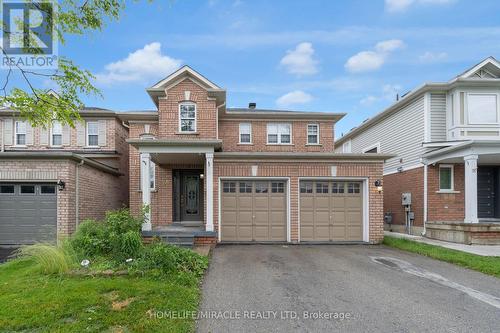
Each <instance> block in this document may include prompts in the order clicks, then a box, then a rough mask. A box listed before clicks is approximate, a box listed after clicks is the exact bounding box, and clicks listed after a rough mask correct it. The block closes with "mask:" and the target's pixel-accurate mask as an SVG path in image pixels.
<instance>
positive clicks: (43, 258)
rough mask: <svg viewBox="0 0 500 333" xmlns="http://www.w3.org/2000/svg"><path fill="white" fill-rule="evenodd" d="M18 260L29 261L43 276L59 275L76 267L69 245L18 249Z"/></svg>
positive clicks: (40, 244) (42, 245)
mask: <svg viewBox="0 0 500 333" xmlns="http://www.w3.org/2000/svg"><path fill="white" fill-rule="evenodd" d="M18 255H19V257H20V258H25V259H30V260H32V261H33V262H34V263H35V264H36V265H37V268H38V269H39V270H40V271H41V272H42V273H44V274H61V273H66V272H68V271H69V270H70V269H71V268H73V267H75V266H76V257H75V253H74V252H73V249H72V247H71V245H70V244H69V243H67V242H63V243H62V244H61V245H51V244H43V243H39V244H34V245H28V246H23V247H21V248H19V250H18Z"/></svg>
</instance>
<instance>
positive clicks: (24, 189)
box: [21, 185, 35, 194]
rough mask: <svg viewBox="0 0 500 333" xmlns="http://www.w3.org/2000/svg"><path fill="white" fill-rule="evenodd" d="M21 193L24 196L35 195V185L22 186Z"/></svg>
mask: <svg viewBox="0 0 500 333" xmlns="http://www.w3.org/2000/svg"><path fill="white" fill-rule="evenodd" d="M21 193H22V194H34V193H35V185H21Z"/></svg>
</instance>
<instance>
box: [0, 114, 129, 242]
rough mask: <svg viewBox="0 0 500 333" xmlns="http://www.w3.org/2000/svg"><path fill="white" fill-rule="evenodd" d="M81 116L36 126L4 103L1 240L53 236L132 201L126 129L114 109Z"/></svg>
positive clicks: (0, 162)
mask: <svg viewBox="0 0 500 333" xmlns="http://www.w3.org/2000/svg"><path fill="white" fill-rule="evenodd" d="M80 115H81V118H82V121H77V122H76V123H75V127H74V128H73V127H70V126H69V125H62V124H61V123H59V122H56V121H54V122H53V123H52V126H50V128H38V127H37V128H33V127H31V126H30V124H29V123H28V122H26V121H24V120H23V119H20V117H19V113H18V112H16V111H15V110H11V109H8V108H4V109H0V145H1V149H0V246H9V245H21V244H32V243H35V242H55V241H56V239H62V238H64V237H67V236H69V235H70V234H71V233H72V232H74V231H75V228H76V227H77V226H78V224H79V223H80V222H81V221H82V220H84V219H86V218H95V219H100V218H102V217H104V214H105V212H106V211H107V210H111V209H116V208H120V207H122V206H126V205H128V193H129V191H128V177H129V172H128V150H129V145H128V144H127V142H126V139H127V137H128V128H127V127H126V126H124V124H123V123H122V121H121V120H120V119H119V118H118V117H117V115H116V114H115V113H114V112H113V111H110V110H105V109H99V108H84V109H83V110H81V112H80Z"/></svg>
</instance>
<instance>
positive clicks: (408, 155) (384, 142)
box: [335, 95, 424, 173]
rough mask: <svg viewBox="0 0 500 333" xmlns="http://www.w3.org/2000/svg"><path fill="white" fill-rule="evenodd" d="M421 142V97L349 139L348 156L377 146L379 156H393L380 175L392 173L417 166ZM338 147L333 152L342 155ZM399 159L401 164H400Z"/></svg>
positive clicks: (422, 131)
mask: <svg viewBox="0 0 500 333" xmlns="http://www.w3.org/2000/svg"><path fill="white" fill-rule="evenodd" d="M423 141H424V96H423V95H422V96H420V97H418V98H417V99H414V100H413V101H411V102H409V103H408V104H406V105H405V106H403V107H402V108H401V109H400V110H398V111H397V112H395V113H392V114H391V115H389V116H387V117H386V118H385V119H382V120H380V121H379V122H378V123H376V124H374V125H372V126H370V127H368V128H367V129H364V130H363V131H361V133H359V134H358V135H356V136H354V137H352V138H351V145H352V152H353V153H362V152H363V149H365V148H367V147H369V146H372V145H374V144H375V143H380V152H381V153H384V154H393V155H396V157H395V158H391V159H389V160H387V161H386V163H385V164H384V173H392V172H396V171H397V169H398V167H400V166H401V167H403V169H406V168H408V167H414V166H416V165H419V164H420V155H421V154H422V153H423V151H424V150H423V148H422V142H423ZM341 146H342V145H340V147H337V148H336V150H335V151H336V152H342V147H341ZM400 159H402V160H403V162H402V163H400Z"/></svg>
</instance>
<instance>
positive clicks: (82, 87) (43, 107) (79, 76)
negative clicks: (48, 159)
mask: <svg viewBox="0 0 500 333" xmlns="http://www.w3.org/2000/svg"><path fill="white" fill-rule="evenodd" d="M28 1H29V5H30V6H33V8H36V9H38V10H40V11H42V12H44V13H45V14H46V15H47V17H48V19H50V20H52V22H53V23H54V27H55V28H54V31H53V34H54V38H57V41H58V42H59V43H60V45H64V44H65V42H66V37H67V36H69V35H82V36H83V35H85V34H89V33H91V32H93V31H101V30H102V29H103V27H104V26H105V23H106V22H107V21H112V20H117V19H118V18H119V16H120V13H121V12H122V11H123V9H124V7H125V0H61V1H60V2H59V3H57V2H54V3H53V4H54V5H55V6H57V8H56V10H54V11H51V10H49V7H48V6H47V4H45V3H43V2H39V1H37V0H28ZM0 2H1V0H0ZM5 23H6V22H2V21H0V24H1V29H2V34H11V32H10V31H8V30H7V25H6V24H5ZM19 24H22V23H19ZM11 35H13V34H11ZM23 35H24V33H23ZM26 35H27V36H26ZM26 35H24V36H21V37H19V36H18V37H17V38H27V39H29V40H30V42H31V44H30V45H34V44H33V43H34V41H32V40H31V36H30V34H29V33H27V34H26ZM12 37H13V36H12ZM0 49H1V53H3V54H2V55H3V56H9V54H8V53H7V51H6V50H5V49H4V48H3V47H2V46H0ZM26 52H27V53H30V54H35V55H36V54H41V50H40V49H39V48H37V47H31V48H30V49H27V50H26ZM57 61H58V68H57V69H56V70H52V71H50V70H46V69H45V70H38V71H33V70H27V69H26V68H22V67H21V66H19V65H17V64H10V67H9V68H8V69H5V70H3V71H2V72H1V73H2V76H3V73H6V75H5V78H4V79H3V80H4V82H3V83H2V82H1V80H0V106H2V105H3V106H8V107H11V108H14V109H16V110H18V111H19V112H20V114H21V117H22V118H25V119H27V120H28V121H29V122H30V123H31V124H32V125H33V126H45V127H46V126H50V124H51V122H52V121H53V120H58V121H60V122H62V123H67V124H70V125H73V124H74V121H75V120H78V119H79V118H80V117H79V113H78V112H79V110H81V108H82V107H83V103H82V101H81V100H80V97H79V96H81V95H87V96H91V95H93V96H101V92H100V91H99V89H97V88H96V87H95V86H94V85H93V84H92V81H93V79H94V76H93V75H92V73H91V72H90V71H88V70H85V69H82V68H80V67H79V66H78V65H76V64H74V63H73V61H71V59H68V58H65V57H59V58H58V59H57ZM14 75H19V76H20V78H21V79H22V81H24V82H25V83H26V88H25V89H22V88H19V87H13V86H12V77H13V76H14ZM36 78H43V79H46V80H49V81H50V82H51V85H55V86H57V87H58V88H57V96H56V95H54V94H53V93H52V92H51V91H48V90H47V89H43V88H42V87H37V84H36V81H37V80H36Z"/></svg>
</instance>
